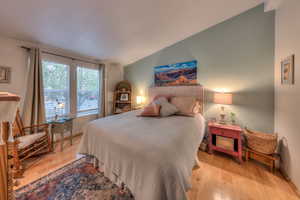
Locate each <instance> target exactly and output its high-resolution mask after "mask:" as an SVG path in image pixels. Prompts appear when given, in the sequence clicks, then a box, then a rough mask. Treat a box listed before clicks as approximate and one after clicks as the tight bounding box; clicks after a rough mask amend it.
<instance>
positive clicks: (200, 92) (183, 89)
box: [148, 85, 204, 113]
mask: <svg viewBox="0 0 300 200" xmlns="http://www.w3.org/2000/svg"><path fill="white" fill-rule="evenodd" d="M157 95H172V96H173V95H174V96H189V97H196V98H197V99H199V101H200V104H201V108H202V110H201V113H203V106H204V105H203V102H204V88H203V86H202V85H189V86H188V85H183V86H166V87H150V88H149V89H148V98H149V100H152V99H153V98H154V97H155V96H157Z"/></svg>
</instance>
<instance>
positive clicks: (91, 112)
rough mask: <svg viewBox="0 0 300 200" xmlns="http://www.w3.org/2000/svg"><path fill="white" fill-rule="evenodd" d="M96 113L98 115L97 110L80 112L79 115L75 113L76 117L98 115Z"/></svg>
mask: <svg viewBox="0 0 300 200" xmlns="http://www.w3.org/2000/svg"><path fill="white" fill-rule="evenodd" d="M98 113H99V112H98V110H92V111H86V112H80V113H77V115H76V117H88V116H91V115H98Z"/></svg>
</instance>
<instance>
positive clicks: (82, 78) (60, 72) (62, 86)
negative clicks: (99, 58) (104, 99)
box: [42, 54, 103, 119]
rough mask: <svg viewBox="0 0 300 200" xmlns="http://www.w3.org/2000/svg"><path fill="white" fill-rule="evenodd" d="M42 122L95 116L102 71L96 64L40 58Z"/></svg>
mask: <svg viewBox="0 0 300 200" xmlns="http://www.w3.org/2000/svg"><path fill="white" fill-rule="evenodd" d="M42 66H43V84H44V99H45V100H44V101H45V110H46V118H47V119H51V118H53V117H54V116H55V115H58V116H68V115H69V116H78V115H79V116H82V115H89V114H97V113H98V112H99V102H101V93H100V89H101V80H102V76H103V74H102V71H101V70H99V66H98V65H96V64H90V63H86V62H79V61H75V60H71V59H67V58H62V57H58V56H52V55H48V54H44V55H43V60H42Z"/></svg>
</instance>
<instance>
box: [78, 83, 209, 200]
mask: <svg viewBox="0 0 300 200" xmlns="http://www.w3.org/2000/svg"><path fill="white" fill-rule="evenodd" d="M162 94H168V95H175V96H194V97H197V98H198V99H199V100H200V101H201V102H203V87H202V86H200V85H195V86H177V87H175V86H172V87H153V88H149V91H148V95H149V99H151V98H152V97H154V96H156V95H162ZM202 108H203V103H202ZM139 112H141V111H140V110H135V111H131V112H127V113H123V114H119V115H114V116H109V117H105V118H101V119H98V120H95V121H92V122H90V123H89V124H88V125H87V126H86V127H85V128H84V134H83V138H82V140H81V143H80V146H79V150H78V153H80V154H88V155H93V156H95V157H96V158H97V159H98V160H99V163H100V164H101V165H102V169H103V171H104V173H105V175H106V176H107V177H108V178H110V179H111V180H113V181H116V177H117V179H118V180H119V181H121V182H123V183H125V184H126V186H127V187H128V188H129V189H130V190H131V192H132V194H133V196H134V197H135V199H136V200H186V199H188V198H187V196H186V191H187V190H188V189H190V188H191V184H190V181H191V173H192V168H193V166H194V164H195V160H197V159H196V157H197V151H198V147H199V145H200V143H201V141H202V139H203V135H204V129H205V122H204V121H205V120H204V118H203V116H202V114H201V113H198V114H196V115H195V117H185V116H170V117H165V118H150V117H137V114H138V113H139Z"/></svg>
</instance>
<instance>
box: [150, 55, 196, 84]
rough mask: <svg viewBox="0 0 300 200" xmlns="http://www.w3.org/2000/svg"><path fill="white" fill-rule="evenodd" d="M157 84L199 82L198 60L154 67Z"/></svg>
mask: <svg viewBox="0 0 300 200" xmlns="http://www.w3.org/2000/svg"><path fill="white" fill-rule="evenodd" d="M154 83H155V86H174V85H195V84H197V60H193V61H188V62H181V63H176V64H170V65H162V66H157V67H154Z"/></svg>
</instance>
